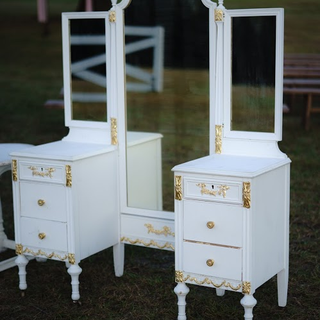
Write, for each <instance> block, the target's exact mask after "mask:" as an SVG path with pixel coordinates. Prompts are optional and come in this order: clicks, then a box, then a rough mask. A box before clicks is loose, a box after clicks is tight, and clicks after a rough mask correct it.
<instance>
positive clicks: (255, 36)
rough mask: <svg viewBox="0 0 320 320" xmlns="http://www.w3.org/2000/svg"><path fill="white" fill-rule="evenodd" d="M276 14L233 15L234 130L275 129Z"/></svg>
mask: <svg viewBox="0 0 320 320" xmlns="http://www.w3.org/2000/svg"><path fill="white" fill-rule="evenodd" d="M275 50H276V17H275V16H247V17H232V20H231V59H232V62H231V70H232V71H231V74H232V76H231V79H232V80H231V81H232V84H231V119H230V120H231V123H230V129H231V130H233V131H254V132H267V133H273V132H274V131H275V122H274V121H275V76H276V75H275V66H276V62H275V57H276V51H275Z"/></svg>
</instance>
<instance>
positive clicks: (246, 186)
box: [242, 182, 251, 208]
mask: <svg viewBox="0 0 320 320" xmlns="http://www.w3.org/2000/svg"><path fill="white" fill-rule="evenodd" d="M242 198H243V206H244V207H245V208H250V207H251V185H250V182H243V187H242Z"/></svg>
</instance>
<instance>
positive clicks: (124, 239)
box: [120, 237, 174, 251]
mask: <svg viewBox="0 0 320 320" xmlns="http://www.w3.org/2000/svg"><path fill="white" fill-rule="evenodd" d="M120 241H121V242H124V241H126V242H129V243H130V244H142V245H144V246H146V247H150V246H152V247H157V248H159V249H171V250H172V251H174V246H173V245H172V244H170V243H169V242H166V243H165V244H164V245H161V244H158V243H157V242H155V241H154V240H151V241H150V242H145V241H143V240H140V239H136V240H131V239H129V238H127V237H122V238H121V239H120Z"/></svg>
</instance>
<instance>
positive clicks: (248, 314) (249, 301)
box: [241, 294, 257, 320]
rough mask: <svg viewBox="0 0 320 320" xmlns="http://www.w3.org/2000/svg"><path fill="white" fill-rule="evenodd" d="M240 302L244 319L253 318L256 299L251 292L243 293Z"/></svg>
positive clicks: (249, 319)
mask: <svg viewBox="0 0 320 320" xmlns="http://www.w3.org/2000/svg"><path fill="white" fill-rule="evenodd" d="M241 304H242V306H243V308H244V319H245V320H251V319H253V313H252V310H253V307H254V306H255V305H256V304H257V300H256V299H255V298H254V297H253V295H252V294H245V295H244V297H243V298H242V299H241Z"/></svg>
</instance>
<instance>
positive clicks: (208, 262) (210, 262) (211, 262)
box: [207, 259, 214, 267]
mask: <svg viewBox="0 0 320 320" xmlns="http://www.w3.org/2000/svg"><path fill="white" fill-rule="evenodd" d="M213 265H214V260H213V259H208V260H207V266H208V267H212V266H213Z"/></svg>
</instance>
